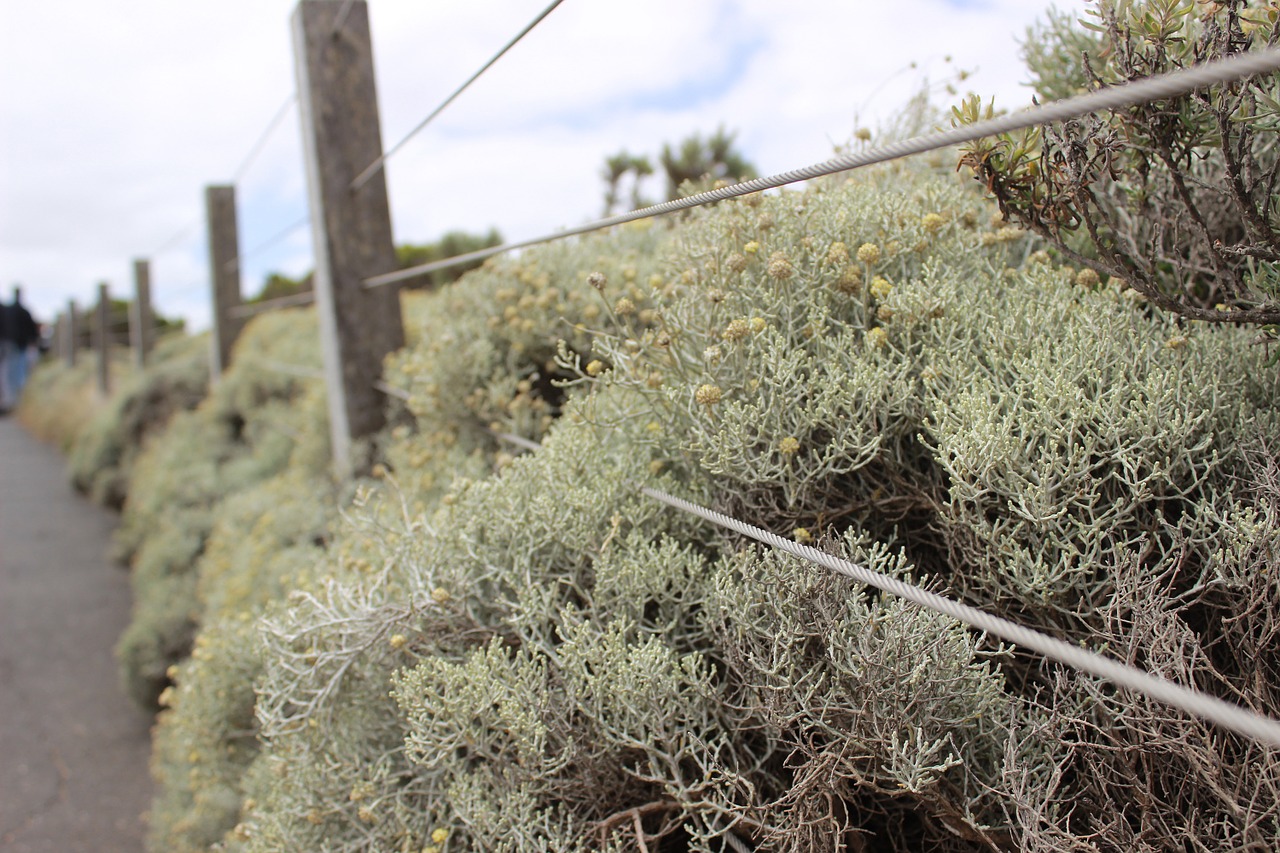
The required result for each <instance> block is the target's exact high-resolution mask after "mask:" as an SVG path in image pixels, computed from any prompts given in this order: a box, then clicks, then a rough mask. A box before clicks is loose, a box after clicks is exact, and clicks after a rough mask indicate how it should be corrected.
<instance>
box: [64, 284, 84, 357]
mask: <svg viewBox="0 0 1280 853" xmlns="http://www.w3.org/2000/svg"><path fill="white" fill-rule="evenodd" d="M79 326H80V309H79V308H78V307H77V306H76V301H75V300H74V299H68V300H67V325H66V326H65V327H63V330H62V333H63V335H64V336H65V338H66V340H65V341H64V342H63V346H64V349H63V353H64V354H65V356H66V359H67V367H75V366H76V345H77V344H78V343H79V341H77V340H76V334H77V329H78V327H79Z"/></svg>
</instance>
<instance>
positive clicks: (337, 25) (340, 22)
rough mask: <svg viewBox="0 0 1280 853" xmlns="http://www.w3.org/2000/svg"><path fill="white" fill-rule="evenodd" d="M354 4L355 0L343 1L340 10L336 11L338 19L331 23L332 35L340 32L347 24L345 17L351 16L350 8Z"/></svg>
mask: <svg viewBox="0 0 1280 853" xmlns="http://www.w3.org/2000/svg"><path fill="white" fill-rule="evenodd" d="M354 4H355V0H345V2H343V4H342V8H341V9H339V10H338V17H337V19H336V20H335V21H334V23H333V35H335V36H336V35H337V34H338V33H340V32H342V28H343V27H344V26H346V24H347V15H349V14H351V7H352V6H353V5H354Z"/></svg>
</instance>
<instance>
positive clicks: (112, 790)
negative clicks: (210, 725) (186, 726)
mask: <svg viewBox="0 0 1280 853" xmlns="http://www.w3.org/2000/svg"><path fill="white" fill-rule="evenodd" d="M115 521H116V520H115V516H113V515H111V514H110V513H108V512H106V511H104V510H101V509H99V508H98V507H96V506H94V505H92V504H90V503H89V502H87V501H85V500H83V499H81V498H80V497H79V496H78V495H76V494H75V493H74V492H73V491H72V490H71V488H70V487H69V486H68V485H67V476H66V462H65V460H64V459H63V458H62V457H61V456H60V455H59V454H58V453H57V452H56V451H54V450H52V449H50V448H48V447H46V446H44V445H42V444H40V443H39V442H37V441H36V440H35V439H33V438H32V437H31V436H30V435H28V434H27V433H26V432H25V431H24V430H23V429H22V427H21V426H19V425H18V423H17V422H16V421H14V420H13V419H12V418H11V417H3V418H0V851H4V853H35V852H36V851H41V853H43V851H59V853H80V851H111V853H115V851H120V853H137V851H141V850H142V837H143V823H142V813H143V811H144V810H146V809H147V808H148V806H149V805H150V799H151V781H150V778H149V776H148V773H147V756H148V754H149V752H150V737H149V732H148V729H149V726H150V723H151V719H150V717H149V716H148V715H146V714H144V713H143V712H141V711H139V710H138V709H137V708H136V707H134V706H133V704H132V703H130V701H129V700H128V699H127V698H126V697H125V695H124V693H123V692H121V690H120V687H119V682H118V680H117V677H116V665H115V661H114V659H113V658H112V648H113V647H114V646H115V643H116V638H117V637H118V636H119V635H120V632H121V631H122V630H123V629H124V626H125V623H126V622H127V621H128V618H129V607H130V604H129V578H128V574H127V573H126V572H125V571H123V570H122V569H121V568H119V567H118V566H116V565H113V564H112V563H111V562H110V560H109V559H108V558H107V556H106V549H107V544H108V539H109V538H110V535H111V531H112V528H113V527H114V526H115Z"/></svg>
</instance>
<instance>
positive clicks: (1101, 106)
mask: <svg viewBox="0 0 1280 853" xmlns="http://www.w3.org/2000/svg"><path fill="white" fill-rule="evenodd" d="M1278 69H1280V48H1268V49H1267V50H1263V51H1258V52H1255V53H1248V54H1243V55H1240V56H1233V57H1231V58H1229V59H1222V60H1218V61H1216V62H1206V63H1204V64H1203V65H1197V66H1194V67H1192V68H1184V69H1181V70H1179V71H1174V72H1171V73H1169V74H1162V75H1160V76H1159V77H1148V78H1145V79H1143V80H1136V81H1133V82H1131V83H1124V84H1122V85H1119V86H1112V87H1109V88H1106V89H1099V90H1098V91H1096V92H1089V93H1088V94H1084V95H1077V96H1076V97H1073V98H1067V99H1065V100H1061V101H1054V102H1052V103H1048V104H1043V105H1039V106H1035V107H1031V108H1029V109H1026V110H1022V111H1020V112H1016V113H1010V114H1009V115H1005V116H999V117H997V118H992V119H987V120H985V121H980V122H975V123H973V124H969V125H964V126H961V127H956V128H952V129H951V130H945V131H939V132H937V133H931V134H928V135H925V136H916V137H913V138H911V139H906V140H903V141H902V142H894V143H891V144H889V145H885V146H881V147H879V148H872V149H870V150H868V151H864V152H861V153H858V154H847V155H844V156H841V157H835V158H832V159H830V160H824V161H823V162H821V163H815V164H814V165H812V166H806V167H804V168H802V169H794V170H792V171H790V172H782V173H780V174H777V175H771V176H768V177H763V178H755V179H753V180H749V181H743V182H742V183H740V184H734V185H733V186H729V187H723V188H721V189H717V190H709V191H707V192H702V193H698V194H697V195H691V196H688V197H687V198H681V199H676V200H674V201H666V202H662V203H661V204H655V205H652V206H650V207H644V208H641V209H639V210H633V211H631V212H630V213H620V214H616V215H614V216H609V217H606V218H604V219H597V220H595V221H594V222H588V223H587V224H585V225H580V226H577V227H574V228H567V229H564V230H562V231H556V232H554V233H552V234H547V235H545V236H542V237H536V238H534V239H531V240H521V241H519V242H515V243H504V244H503V245H501V246H493V247H490V248H487V249H480V250H477V251H474V252H467V253H466V254H463V255H456V256H454V257H452V258H444V259H442V260H439V261H433V262H431V263H427V264H421V265H419V266H414V267H409V268H407V269H403V270H399V271H397V272H394V273H386V274H384V275H376V276H373V277H371V278H367V279H365V281H364V286H365V287H380V286H382V285H384V284H395V283H396V282H401V281H406V280H408V279H411V278H416V277H418V276H421V275H426V274H427V273H430V272H435V271H436V270H440V269H446V268H448V267H454V266H458V265H460V264H465V263H469V262H471V261H478V260H483V259H485V258H488V257H492V256H493V255H498V254H502V253H503V252H509V251H511V250H513V249H522V248H525V247H527V246H536V245H538V244H540V243H549V242H551V241H553V240H563V239H564V238H566V237H575V236H577V235H579V234H587V233H589V232H592V231H598V230H600V229H602V228H609V227H612V226H614V225H622V224H623V223H626V222H634V221H635V220H637V219H649V218H651V217H654V216H661V215H662V214H664V213H674V212H676V211H678V210H687V209H689V208H692V207H700V206H702V205H704V204H710V203H712V202H715V201H724V200H725V199H730V198H737V197H738V196H744V195H750V194H751V193H756V192H760V191H762V190H768V189H774V188H776V187H781V186H785V185H787V184H794V183H797V182H799V181H807V180H812V179H813V178H820V177H823V176H824V175H831V174H835V173H837V172H847V171H850V170H852V169H859V168H862V167H863V166H872V165H875V164H877V163H885V162H888V161H889V160H897V159H898V158H900V157H909V156H911V155H914V154H924V153H926V152H928V151H936V150H937V149H939V148H949V147H951V146H953V145H959V144H960V143H964V142H973V141H975V140H978V139H982V138H984V137H987V136H995V135H997V134H1001V133H1009V132H1011V131H1015V130H1027V129H1029V128H1033V127H1038V126H1040V125H1045V124H1052V123H1053V122H1059V121H1066V120H1068V119H1073V118H1079V117H1080V116H1083V115H1087V114H1089V113H1092V112H1097V111H1100V110H1109V109H1110V110H1113V109H1118V108H1120V107H1130V106H1135V105H1137V104H1141V103H1145V102H1147V101H1154V100H1158V99H1160V98H1168V97H1172V96H1175V95H1184V94H1186V93H1188V92H1191V91H1194V90H1195V89H1200V88H1203V87H1205V86H1212V85H1214V84H1220V83H1227V82H1230V81H1232V80H1237V79H1239V78H1241V77H1248V76H1251V75H1254V74H1262V73H1266V72H1272V71H1276V70H1278Z"/></svg>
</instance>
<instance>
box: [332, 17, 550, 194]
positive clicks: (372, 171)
mask: <svg viewBox="0 0 1280 853" xmlns="http://www.w3.org/2000/svg"><path fill="white" fill-rule="evenodd" d="M563 2H564V0H554V2H552V3H551V5H549V6H547V8H545V9H543V10H542V12H541V13H540V14H539V15H538V17H536V18H534V19H533V20H532V21H530V22H529V23H528V25H527V26H525V28H524V29H523V30H521V31H520V32H518V33H516V35H515V37H514V38H512V39H511V41H509V42H507V43H506V44H505V45H503V46H502V49H501V50H499V51H498V52H497V53H495V54H494V55H493V57H492V58H491V59H490V60H489V61H488V62H486V63H485V64H484V65H482V66H481V67H480V70H479V71H477V72H476V73H475V74H472V75H471V76H470V77H468V78H467V82H465V83H463V84H462V85H461V86H459V87H458V88H457V89H455V90H454V92H453V94H452V95H450V96H449V97H447V98H445V99H444V102H443V103H441V104H440V106H438V107H436V108H435V109H434V110H432V111H431V114H430V115H428V116H427V117H426V118H424V119H423V120H422V121H420V122H418V124H417V126H416V127H414V129H413V130H411V131H409V133H408V134H406V135H405V137H404V138H403V139H401V140H400V141H399V142H397V143H396V144H395V145H392V146H391V148H389V149H388V150H387V151H385V152H383V154H382V156H381V157H379V158H378V159H377V160H374V161H373V162H372V163H370V164H369V165H368V166H366V167H365V169H364V171H362V172H361V173H360V174H358V175H356V177H355V180H353V181H352V182H351V189H353V190H358V189H360V188H361V187H362V186H364V185H365V184H366V183H368V182H369V179H370V178H372V177H373V176H374V175H376V174H377V173H378V170H379V169H381V168H382V167H383V166H384V165H385V164H386V162H387V159H388V158H390V157H391V155H393V154H395V153H396V152H397V151H399V150H400V149H401V148H403V147H404V145H405V143H406V142H408V141H409V140H410V139H413V137H415V136H417V135H418V132H419V131H421V130H422V129H423V128H424V127H426V126H427V125H428V124H430V123H431V122H432V121H433V120H434V119H435V117H436V116H438V115H440V113H442V112H444V109H445V107H447V106H449V104H451V103H453V101H454V99H455V98H457V97H458V96H459V95H461V94H462V93H463V92H465V91H466V90H467V87H468V86H470V85H471V84H472V83H474V82H475V81H476V80H478V79H479V78H480V75H481V74H483V73H484V72H486V71H488V70H489V67H490V66H491V65H493V64H494V63H495V62H497V61H498V60H499V59H501V58H502V56H503V54H505V53H506V52H507V51H508V50H510V49H511V48H513V47H515V44H516V42H518V41H520V39H522V38H524V37H525V36H526V35H528V34H529V32H530V31H531V30H532V29H533V28H534V27H536V26H537V25H538V24H540V23H542V19H543V18H545V17H547V15H550V14H551V13H552V12H553V11H554V10H555V8H556V7H557V6H559V5H560V4H561V3H563Z"/></svg>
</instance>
